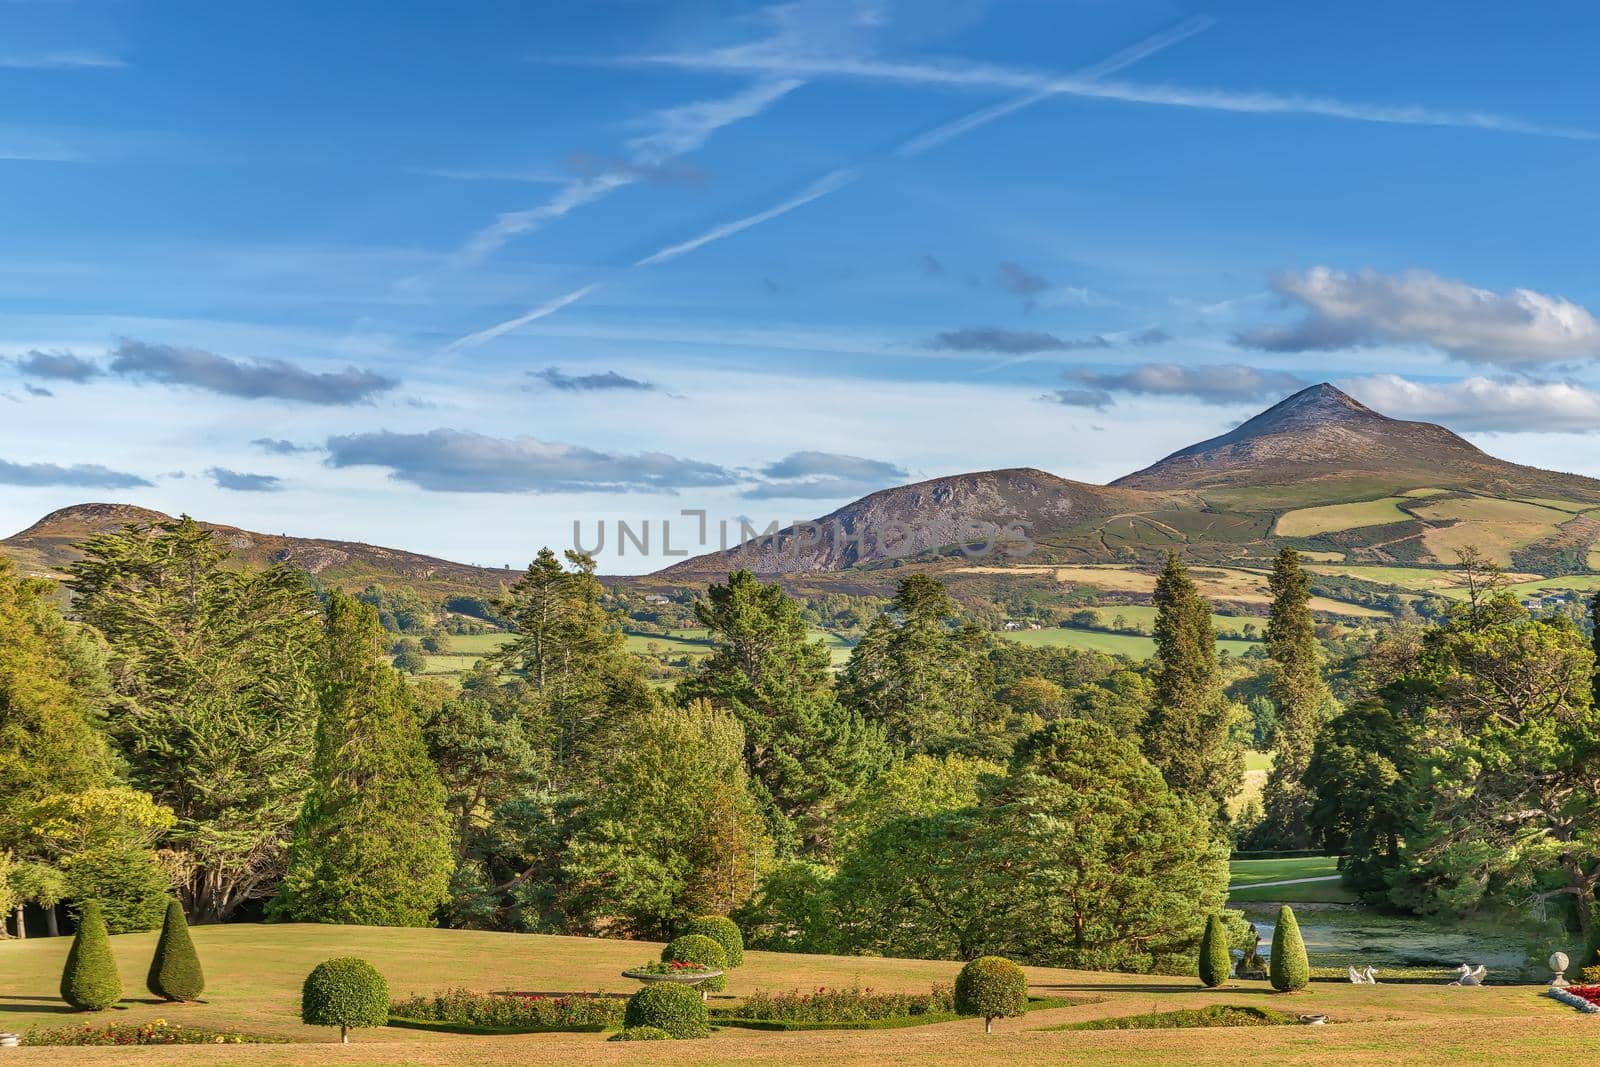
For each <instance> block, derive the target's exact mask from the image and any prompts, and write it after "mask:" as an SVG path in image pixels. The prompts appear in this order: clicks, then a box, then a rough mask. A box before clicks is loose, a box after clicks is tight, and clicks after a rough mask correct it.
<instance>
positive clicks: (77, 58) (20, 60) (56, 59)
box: [0, 51, 127, 70]
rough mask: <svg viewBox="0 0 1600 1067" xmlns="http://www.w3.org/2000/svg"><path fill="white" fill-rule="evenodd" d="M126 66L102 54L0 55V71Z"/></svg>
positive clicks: (102, 68)
mask: <svg viewBox="0 0 1600 1067" xmlns="http://www.w3.org/2000/svg"><path fill="white" fill-rule="evenodd" d="M125 66H127V64H126V63H124V62H123V61H122V60H120V59H118V58H117V57H116V56H108V55H106V54H104V53H103V52H77V51H60V52H34V53H18V52H10V53H0V70H120V69H121V68H123V67H125Z"/></svg>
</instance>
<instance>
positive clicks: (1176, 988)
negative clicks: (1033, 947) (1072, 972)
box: [1029, 982, 1281, 996]
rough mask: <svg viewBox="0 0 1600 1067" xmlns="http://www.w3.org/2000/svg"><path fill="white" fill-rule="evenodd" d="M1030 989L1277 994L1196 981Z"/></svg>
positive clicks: (1079, 984)
mask: <svg viewBox="0 0 1600 1067" xmlns="http://www.w3.org/2000/svg"><path fill="white" fill-rule="evenodd" d="M1029 988H1030V989H1042V990H1049V991H1054V990H1061V991H1063V992H1068V991H1070V992H1077V993H1225V994H1227V995H1229V996H1279V995H1281V994H1279V993H1278V992H1277V991H1276V990H1274V989H1273V988H1272V987H1271V986H1263V987H1261V988H1256V987H1253V986H1247V985H1231V984H1230V985H1224V986H1219V987H1218V988H1216V989H1207V988H1206V987H1205V986H1203V985H1200V984H1199V983H1198V982H1193V983H1187V984H1185V983H1178V982H1142V983H1138V984H1133V985H1128V984H1124V983H1122V982H1116V983H1111V982H1103V983H1102V982H1050V983H1029Z"/></svg>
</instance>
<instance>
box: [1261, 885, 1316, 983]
mask: <svg viewBox="0 0 1600 1067" xmlns="http://www.w3.org/2000/svg"><path fill="white" fill-rule="evenodd" d="M1267 977H1268V978H1269V979H1271V981H1272V988H1273V989H1276V990H1277V991H1278V992H1280V993H1293V992H1295V991H1297V990H1301V989H1304V988H1305V987H1306V983H1308V982H1310V981H1311V963H1310V961H1309V960H1307V959H1306V942H1305V938H1303V937H1301V936H1300V923H1299V922H1298V921H1296V919H1295V917H1294V909H1293V908H1291V907H1289V905H1287V904H1285V905H1284V906H1283V907H1281V908H1279V909H1278V925H1277V927H1276V928H1275V929H1274V930H1273V931H1272V957H1271V962H1270V963H1269V964H1268V969H1267Z"/></svg>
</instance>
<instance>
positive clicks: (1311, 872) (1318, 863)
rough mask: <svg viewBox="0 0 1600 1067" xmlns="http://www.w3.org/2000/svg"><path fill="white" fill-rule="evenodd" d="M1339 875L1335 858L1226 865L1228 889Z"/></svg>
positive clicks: (1242, 861) (1306, 858) (1235, 861)
mask: <svg viewBox="0 0 1600 1067" xmlns="http://www.w3.org/2000/svg"><path fill="white" fill-rule="evenodd" d="M1338 873H1339V860H1338V858H1337V857H1335V856H1309V857H1297V858H1293V859H1281V860H1279V859H1272V860H1232V861H1230V862H1229V864H1228V885H1229V886H1230V887H1238V886H1247V885H1254V884H1255V883H1257V882H1282V881H1287V880H1289V879H1292V878H1322V877H1326V876H1328V875H1334V874H1338Z"/></svg>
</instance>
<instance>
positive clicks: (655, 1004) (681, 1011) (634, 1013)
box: [622, 982, 711, 1038]
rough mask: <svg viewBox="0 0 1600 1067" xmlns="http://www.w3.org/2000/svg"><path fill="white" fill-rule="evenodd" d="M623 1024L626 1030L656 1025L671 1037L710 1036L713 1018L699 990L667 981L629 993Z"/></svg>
mask: <svg viewBox="0 0 1600 1067" xmlns="http://www.w3.org/2000/svg"><path fill="white" fill-rule="evenodd" d="M622 1025H623V1028H624V1029H626V1030H632V1029H633V1028H635V1027H640V1026H653V1027H655V1028H656V1029H658V1030H662V1031H664V1032H665V1033H666V1034H667V1036H668V1037H672V1038H691V1037H710V1036H711V1019H710V1016H709V1015H708V1014H707V1012H706V1002H705V1001H704V1000H701V999H700V994H699V993H696V992H695V991H694V990H693V989H690V988H689V987H688V986H681V985H671V984H668V983H666V982H656V983H653V984H651V985H647V986H645V987H644V988H643V989H641V990H639V991H638V992H637V993H635V994H634V995H633V996H631V997H629V998H628V1007H627V1008H626V1009H625V1010H624V1011H623V1014H622Z"/></svg>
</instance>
